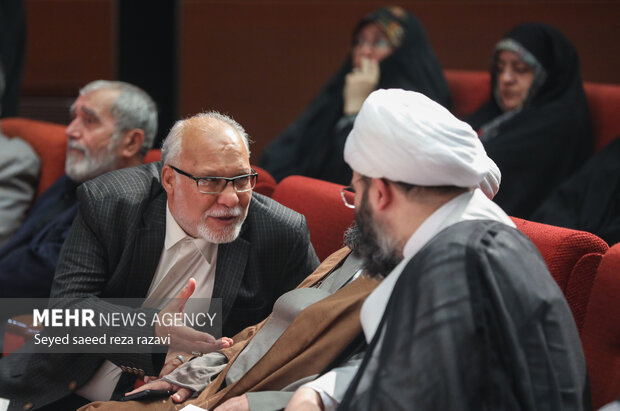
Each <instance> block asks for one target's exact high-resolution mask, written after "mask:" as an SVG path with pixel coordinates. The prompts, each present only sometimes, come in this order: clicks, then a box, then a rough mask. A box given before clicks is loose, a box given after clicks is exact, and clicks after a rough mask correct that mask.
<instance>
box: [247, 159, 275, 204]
mask: <svg viewBox="0 0 620 411" xmlns="http://www.w3.org/2000/svg"><path fill="white" fill-rule="evenodd" d="M252 168H253V169H254V171H256V172H257V173H258V181H257V182H256V187H254V191H256V192H257V193H260V194H263V195H266V196H267V197H271V196H272V195H273V192H274V190H275V189H276V185H277V183H276V179H275V178H273V176H272V175H271V174H269V173H268V172H267V170H264V169H262V168H260V167H258V166H255V165H253V166H252Z"/></svg>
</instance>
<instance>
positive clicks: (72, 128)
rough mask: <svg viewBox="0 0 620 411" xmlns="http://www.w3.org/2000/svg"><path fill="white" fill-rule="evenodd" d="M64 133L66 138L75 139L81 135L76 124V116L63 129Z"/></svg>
mask: <svg viewBox="0 0 620 411" xmlns="http://www.w3.org/2000/svg"><path fill="white" fill-rule="evenodd" d="M65 134H66V135H67V138H69V139H72V140H76V139H79V138H81V137H82V133H81V132H80V127H79V125H78V119H77V118H75V119H73V121H71V123H69V125H68V126H67V129H66V130H65Z"/></svg>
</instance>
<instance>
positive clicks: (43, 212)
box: [0, 175, 78, 314]
mask: <svg viewBox="0 0 620 411" xmlns="http://www.w3.org/2000/svg"><path fill="white" fill-rule="evenodd" d="M77 185H78V183H76V182H74V181H72V180H71V179H69V177H67V176H66V175H64V176H62V177H60V178H59V179H58V180H56V182H54V184H53V185H52V186H51V187H50V188H48V189H47V190H46V191H45V192H44V193H43V195H41V197H40V198H39V199H38V200H37V202H36V203H35V204H34V206H33V207H32V209H31V210H30V211H29V212H28V215H27V216H26V219H25V220H24V223H23V224H22V226H21V227H20V228H19V230H18V231H17V232H16V233H15V235H13V237H12V238H11V240H10V241H9V242H8V243H6V244H5V245H4V246H3V247H1V248H0V297H1V298H9V297H33V298H46V297H48V296H49V293H50V288H51V286H52V279H53V278H54V271H55V270H56V264H57V262H58V256H59V254H60V249H61V247H62V244H63V243H64V241H65V239H66V237H67V233H68V232H69V228H70V227H71V223H72V222H73V219H74V218H75V215H76V214H77V206H76V202H77V199H76V196H75V189H76V187H77ZM2 314H6V313H2Z"/></svg>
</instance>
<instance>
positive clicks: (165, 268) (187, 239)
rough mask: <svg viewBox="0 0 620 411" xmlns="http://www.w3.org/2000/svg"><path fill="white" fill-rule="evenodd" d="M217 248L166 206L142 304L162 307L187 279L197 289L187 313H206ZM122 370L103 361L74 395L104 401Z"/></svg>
mask: <svg viewBox="0 0 620 411" xmlns="http://www.w3.org/2000/svg"><path fill="white" fill-rule="evenodd" d="M217 249H218V245H217V244H213V243H210V242H208V241H207V240H204V239H202V238H193V237H191V236H189V235H187V234H186V233H185V231H183V229H182V228H181V227H180V226H179V224H178V223H177V222H176V220H175V219H174V217H173V216H172V214H171V213H170V209H169V208H168V204H167V203H166V237H165V240H164V248H163V250H162V253H161V256H160V257H159V264H158V265H157V269H156V270H155V275H154V276H153V280H152V281H151V286H150V287H149V291H148V293H147V298H146V300H145V302H144V305H145V306H150V307H153V306H156V307H157V308H159V309H161V308H163V307H162V306H160V305H162V304H161V303H160V302H162V301H163V300H165V299H167V298H168V299H169V298H174V297H176V296H177V295H178V294H179V292H180V291H181V290H182V289H183V287H184V286H185V285H186V284H187V281H188V280H189V279H190V278H192V277H193V278H195V279H196V290H195V291H194V294H192V298H190V299H189V301H188V302H187V304H186V305H185V312H186V313H198V312H207V311H208V310H209V307H208V306H206V304H205V300H204V299H208V298H211V296H212V294H213V284H214V281H215V265H216V260H217ZM121 372H122V371H121V369H120V368H119V367H118V366H117V365H116V364H114V363H113V362H111V361H107V360H106V361H105V362H104V363H103V364H102V365H101V367H99V370H97V372H96V373H95V375H94V376H93V377H92V378H91V379H90V381H88V382H87V383H86V384H85V385H84V386H83V387H81V388H80V389H78V390H77V391H76V394H78V395H81V396H82V397H84V398H86V399H88V400H91V401H107V400H109V399H110V397H111V396H112V393H113V392H114V388H115V387H116V384H117V383H118V380H119V378H120V376H121Z"/></svg>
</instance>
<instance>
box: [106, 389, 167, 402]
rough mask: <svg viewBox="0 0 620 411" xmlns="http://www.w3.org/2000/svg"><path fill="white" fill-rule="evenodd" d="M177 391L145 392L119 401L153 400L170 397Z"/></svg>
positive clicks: (127, 396)
mask: <svg viewBox="0 0 620 411" xmlns="http://www.w3.org/2000/svg"><path fill="white" fill-rule="evenodd" d="M175 392H176V391H171V390H144V391H140V392H137V393H135V394H131V395H125V396H123V397H121V398H120V399H119V400H118V401H136V400H147V399H152V398H162V397H170V396H171V395H172V394H174V393H175Z"/></svg>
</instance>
